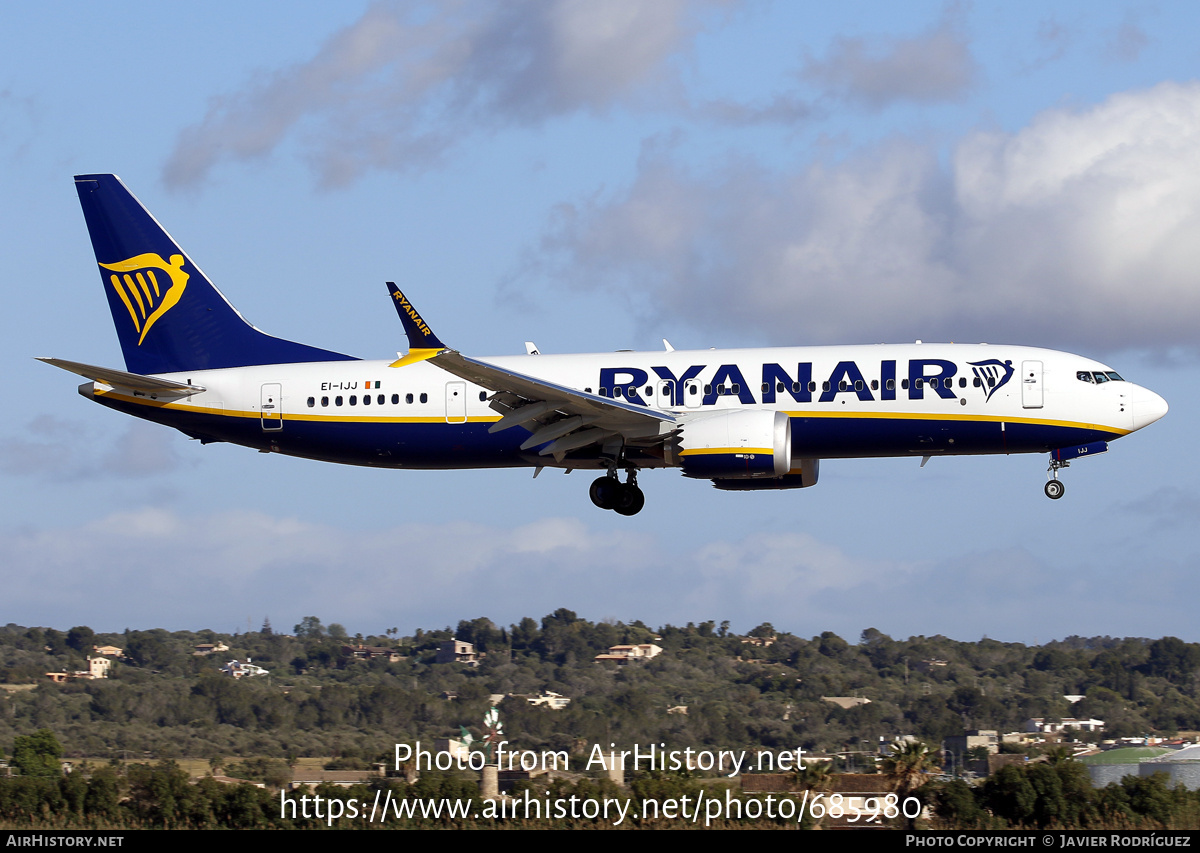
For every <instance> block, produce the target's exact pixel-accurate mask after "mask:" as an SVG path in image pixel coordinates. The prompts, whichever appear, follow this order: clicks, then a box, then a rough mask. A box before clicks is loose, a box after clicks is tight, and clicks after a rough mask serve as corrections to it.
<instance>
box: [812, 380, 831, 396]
mask: <svg viewBox="0 0 1200 853" xmlns="http://www.w3.org/2000/svg"><path fill="white" fill-rule="evenodd" d="M825 384H826V385H828V384H829V383H828V382H826V383H825ZM816 390H817V383H816V382H809V383H808V393H809V394H811V393H813V392H814V391H816Z"/></svg>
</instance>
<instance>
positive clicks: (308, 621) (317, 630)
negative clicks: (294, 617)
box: [292, 616, 325, 640]
mask: <svg viewBox="0 0 1200 853" xmlns="http://www.w3.org/2000/svg"><path fill="white" fill-rule="evenodd" d="M292 633H293V634H295V635H296V636H297V637H300V638H311V639H314V640H315V639H317V638H319V637H324V636H325V626H324V625H322V624H321V620H320V619H318V618H317V617H316V616H305V617H304V618H303V619H301V620H300V624H299V625H297V626H296V627H294V628H292Z"/></svg>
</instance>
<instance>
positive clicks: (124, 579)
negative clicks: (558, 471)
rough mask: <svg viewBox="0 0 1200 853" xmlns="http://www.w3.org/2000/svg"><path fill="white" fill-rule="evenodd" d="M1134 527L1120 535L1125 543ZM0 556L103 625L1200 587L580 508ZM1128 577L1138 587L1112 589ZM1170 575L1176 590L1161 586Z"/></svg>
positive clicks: (21, 620)
mask: <svg viewBox="0 0 1200 853" xmlns="http://www.w3.org/2000/svg"><path fill="white" fill-rule="evenodd" d="M1168 497H1171V496H1168ZM930 534H931V531H925V532H924V534H923V535H930ZM932 535H936V534H932ZM718 536H719V534H718ZM1134 541H1136V540H1134ZM1124 544H1128V543H1124ZM1124 544H1123V543H1122V541H1115V542H1114V543H1113V545H1114V546H1115V547H1116V551H1121V550H1122V548H1123V547H1124ZM0 565H3V566H4V567H5V605H6V612H7V613H8V616H7V617H6V618H7V619H8V620H10V621H14V622H17V623H18V624H46V625H54V626H57V627H61V628H65V627H67V626H70V625H80V624H84V625H91V626H92V627H93V628H96V629H98V630H101V629H102V630H114V629H116V630H119V629H121V628H124V627H127V626H128V627H131V628H148V627H155V626H162V627H167V628H171V629H182V628H186V629H198V628H201V627H213V628H216V629H219V630H234V629H241V628H243V627H244V626H245V625H246V619H247V618H250V620H251V622H252V627H257V625H258V624H259V622H260V620H261V619H262V617H263V615H269V616H270V618H271V620H272V621H273V622H274V623H275V624H276V626H278V627H284V626H287V625H292V624H294V623H296V622H298V621H299V620H300V619H301V618H302V617H303V616H307V615H316V616H318V617H319V618H321V619H322V620H323V621H325V622H340V623H342V624H344V625H346V626H347V627H348V628H349V629H350V630H351V631H362V632H364V633H370V632H376V631H382V630H383V629H384V628H386V627H391V626H393V625H396V626H400V627H401V629H402V630H404V631H406V632H408V631H412V630H414V629H415V628H417V627H421V628H427V629H428V628H437V627H441V626H443V625H447V624H450V625H453V624H455V623H456V622H457V621H458V620H460V619H466V618H473V617H475V616H479V615H485V616H488V617H489V618H491V619H492V620H493V621H495V622H496V623H497V624H511V623H514V622H516V621H518V620H519V619H520V618H521V617H523V616H533V617H535V618H537V617H540V616H542V615H544V614H547V613H551V612H553V611H554V610H556V609H557V608H559V607H567V608H569V609H571V610H575V611H577V612H578V613H579V614H580V615H581V616H583V617H585V618H588V619H592V620H598V619H602V618H605V617H609V616H612V617H615V618H617V619H620V620H623V621H626V622H628V621H632V620H635V619H640V620H643V621H645V622H646V623H648V624H651V625H662V624H665V623H672V624H677V625H682V624H685V623H687V622H699V621H704V620H706V619H714V620H718V621H719V620H725V619H728V620H730V621H731V622H732V623H733V625H734V629H735V630H740V631H745V630H749V629H750V628H752V627H753V626H755V625H758V624H760V623H762V622H771V623H772V624H774V625H775V626H776V627H777V628H779V629H781V630H787V631H791V632H793V633H796V634H799V635H802V636H808V635H812V634H817V633H820V632H821V631H825V630H833V631H835V632H837V633H839V634H841V635H842V636H846V637H855V636H857V634H858V632H859V631H861V630H862V629H863V628H865V627H867V626H868V625H874V626H875V627H877V628H879V629H880V630H883V631H885V632H886V633H889V634H892V635H894V636H906V635H909V634H930V633H942V634H946V635H948V636H953V637H957V638H961V639H974V638H976V637H978V636H980V635H981V634H983V633H987V634H989V635H991V636H999V637H1006V638H1011V639H1019V640H1023V641H1028V640H1030V639H1032V638H1033V637H1034V636H1035V635H1036V636H1038V637H1039V638H1040V639H1041V640H1043V641H1044V640H1047V639H1050V637H1051V636H1065V635H1066V634H1071V633H1079V634H1084V635H1089V634H1097V633H1108V634H1122V633H1125V634H1131V635H1149V636H1155V634H1154V630H1155V629H1156V625H1161V624H1168V623H1172V622H1175V621H1178V620H1179V619H1186V613H1187V612H1188V611H1187V604H1186V602H1189V601H1191V600H1192V599H1193V598H1194V596H1195V594H1196V593H1197V592H1200V589H1197V581H1196V575H1195V573H1194V571H1192V570H1191V567H1190V566H1189V565H1185V564H1183V563H1179V564H1175V563H1168V564H1165V565H1163V566H1160V567H1158V568H1157V569H1156V570H1155V572H1154V576H1153V578H1150V577H1148V578H1147V580H1146V583H1143V584H1140V585H1138V588H1137V589H1132V588H1129V587H1128V585H1127V583H1125V581H1126V579H1127V573H1128V565H1127V561H1126V557H1125V556H1124V555H1123V554H1121V555H1118V556H1116V557H1114V558H1113V559H1112V560H1109V561H1107V562H1103V561H1102V562H1100V563H1095V564H1090V565H1088V566H1087V567H1081V566H1075V565H1070V564H1064V563H1062V562H1061V561H1058V562H1056V563H1055V564H1053V565H1051V564H1050V563H1047V562H1046V561H1045V560H1044V559H1043V558H1041V557H1039V556H1037V555H1035V554H1033V553H1031V552H1030V551H1028V550H1026V549H1024V548H1020V547H1012V548H1006V549H993V550H984V551H977V552H972V553H967V554H963V555H959V556H955V557H952V558H948V559H942V560H936V561H935V560H927V559H919V560H906V559H904V558H903V557H899V556H897V557H895V558H888V559H864V558H863V557H861V556H858V555H856V554H855V553H854V551H853V549H852V548H849V547H843V546H842V545H840V544H836V543H833V542H829V541H825V540H823V539H821V538H819V537H817V536H814V535H812V534H810V533H805V532H761V531H760V532H754V533H749V534H745V535H737V536H726V537H719V538H716V539H715V540H713V539H701V538H696V537H682V536H681V535H680V531H679V530H675V529H672V530H667V531H664V532H662V533H645V532H643V533H622V534H621V535H616V536H614V535H613V533H612V531H611V530H606V529H603V525H600V526H592V525H591V524H589V523H587V522H586V521H583V520H580V519H577V518H543V519H539V520H537V521H534V522H531V523H529V524H526V525H523V526H521V527H518V528H512V529H507V528H503V527H497V526H495V525H488V524H478V523H473V522H462V521H454V522H447V523H444V524H425V523H421V524H415V523H401V524H398V525H395V526H391V527H380V528H376V529H371V530H351V529H345V528H338V527H334V526H331V525H325V524H315V523H311V522H305V521H301V520H297V519H292V518H280V517H274V516H270V515H267V514H264V513H261V512H217V513H211V514H203V515H194V516H188V515H183V514H180V513H179V512H177V511H175V510H170V509H161V508H155V507H145V508H142V509H138V510H133V511H128V512H118V513H112V514H110V515H108V516H105V517H102V518H99V519H96V520H94V521H92V522H89V523H85V524H82V525H79V526H62V527H57V528H43V529H30V528H23V529H17V530H8V531H6V533H5V535H4V536H3V537H0ZM1164 584H1165V585H1166V586H1164ZM1115 587H1121V588H1123V589H1124V591H1123V592H1122V595H1121V596H1118V597H1117V598H1114V597H1113V593H1112V590H1113V589H1114V588H1115ZM1167 587H1169V588H1171V589H1172V590H1173V600H1174V601H1178V602H1181V603H1180V604H1179V605H1178V607H1172V606H1166V605H1163V603H1162V599H1161V596H1162V589H1163V588H1167ZM1048 590H1053V591H1054V592H1053V594H1050V593H1048V592H1047V591H1048ZM1033 591H1037V593H1038V594H1036V595H1035V594H1033ZM1066 601H1069V603H1070V606H1069V607H1064V602H1066ZM1164 607H1165V609H1164ZM1176 633H1177V632H1176Z"/></svg>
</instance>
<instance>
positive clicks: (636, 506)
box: [613, 483, 646, 515]
mask: <svg viewBox="0 0 1200 853" xmlns="http://www.w3.org/2000/svg"><path fill="white" fill-rule="evenodd" d="M645 505H646V495H645V494H643V493H642V490H641V489H639V488H638V487H637V486H635V485H630V484H628V483H627V484H625V485H624V486H622V487H621V491H620V492H618V493H617V504H616V506H614V507H613V509H614V510H615V511H616V513H617V515H637V514H638V513H639V512H641V511H642V507H644V506H645Z"/></svg>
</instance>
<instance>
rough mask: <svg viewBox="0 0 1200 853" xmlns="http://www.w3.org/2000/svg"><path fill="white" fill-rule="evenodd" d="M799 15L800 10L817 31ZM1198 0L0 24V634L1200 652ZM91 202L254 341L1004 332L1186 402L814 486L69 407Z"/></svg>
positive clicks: (237, 13) (384, 351)
mask: <svg viewBox="0 0 1200 853" xmlns="http://www.w3.org/2000/svg"><path fill="white" fill-rule="evenodd" d="M826 5H827V4H826ZM1198 19H1200V8H1198V7H1196V6H1194V5H1193V4H1186V3H1162V2H1159V3H1069V2H1064V3H1057V4H1054V6H1053V7H1051V8H1047V7H1046V6H1045V4H1034V3H1007V4H981V3H976V4H968V3H958V4H955V3H950V4H947V3H921V2H914V3H908V4H903V5H902V6H901V4H889V3H851V4H842V5H840V6H839V7H838V8H836V9H833V8H826V6H822V5H818V4H794V3H767V2H746V3H737V2H727V3H700V2H696V3H685V2H656V3H653V4H639V3H619V2H608V3H605V2H586V3H584V2H552V1H551V0H538V2H529V3H518V2H513V3H505V4H490V3H471V2H461V3H450V2H446V3H426V4H419V3H403V4H395V5H393V4H387V3H380V4H362V3H343V4H336V6H333V7H331V6H330V5H329V4H316V3H313V4H289V5H288V6H287V7H286V11H285V9H284V7H282V6H278V5H272V4H259V5H251V6H250V7H248V8H247V7H244V6H242V5H238V6H235V5H234V4H231V3H220V2H217V3H210V4H204V5H197V6H195V7H193V8H191V9H190V10H189V9H187V8H177V7H175V6H171V5H167V6H164V5H162V4H151V3H128V4H121V5H120V6H119V7H117V8H111V7H97V6H89V5H85V4H77V5H42V6H37V5H35V6H31V7H28V8H24V7H23V8H21V9H20V10H18V11H15V12H13V13H12V14H10V15H9V26H6V27H5V28H4V30H3V31H2V32H0V56H3V57H4V60H3V62H2V63H0V158H2V159H3V161H4V162H5V165H6V167H7V168H5V169H3V170H2V171H0V189H2V191H3V199H4V203H3V204H0V241H2V242H0V245H3V247H4V258H5V262H6V270H7V272H8V281H9V285H8V287H7V288H6V290H5V293H6V295H7V298H8V299H9V302H10V304H9V309H8V310H7V311H5V312H3V315H2V317H0V323H2V324H3V326H2V329H3V335H2V336H0V352H2V353H3V359H4V364H5V366H6V368H7V378H8V390H9V397H8V400H9V402H8V405H6V406H5V407H4V408H3V414H2V415H0V481H2V482H3V484H4V489H3V493H2V495H3V497H2V498H0V500H3V509H4V512H3V516H2V518H3V520H2V521H0V525H2V528H3V535H2V536H0V565H3V566H4V576H5V593H4V595H3V596H2V597H0V621H3V622H8V621H11V622H16V623H19V624H27V625H28V624H44V625H53V626H57V627H60V628H66V627H70V626H72V625H76V624H88V625H91V626H92V627H94V628H96V629H98V630H120V629H123V628H125V627H134V628H147V627H154V626H162V627H167V628H171V629H179V628H190V629H197V628H203V627H211V628H215V629H218V630H245V628H246V626H247V625H250V627H252V628H257V627H258V626H259V625H260V624H261V622H262V620H263V618H264V616H269V617H270V619H271V621H272V623H273V624H274V625H275V626H276V627H277V628H280V627H284V628H286V627H290V626H291V625H293V624H295V623H296V622H298V621H299V620H300V619H301V618H302V617H303V616H307V615H316V616H318V617H320V618H321V619H322V620H324V621H325V622H334V621H336V622H340V623H342V624H344V625H346V626H347V627H348V628H349V629H350V630H351V631H352V632H353V631H362V632H363V633H372V632H381V631H383V630H384V629H385V628H389V627H393V626H395V627H399V628H400V629H401V630H402V631H403V632H405V633H407V632H410V631H412V630H413V629H415V628H417V627H424V628H435V627H441V626H443V625H446V624H452V623H454V622H456V621H457V620H458V619H460V618H474V617H476V616H480V615H484V616H489V617H490V618H492V619H493V620H495V621H496V622H498V623H501V624H507V623H510V622H513V621H516V620H518V619H519V618H520V617H522V616H525V615H531V616H534V617H539V616H541V615H543V614H545V613H548V612H550V611H552V610H554V609H556V608H558V607H569V608H571V609H573V610H575V611H577V612H578V613H580V614H581V615H582V616H585V617H587V618H590V619H594V620H599V619H604V618H614V619H620V620H625V621H629V620H633V619H641V620H643V621H645V622H647V623H649V624H654V625H657V624H662V623H665V622H672V623H676V624H682V623H685V622H688V621H695V622H699V621H703V620H707V619H714V620H717V621H720V620H723V619H728V620H730V621H731V622H732V625H733V628H734V629H735V630H739V631H745V630H748V629H750V628H752V627H754V626H755V625H757V624H759V623H761V622H764V621H769V622H771V623H773V624H774V625H775V626H776V627H778V628H781V629H786V630H789V631H792V632H794V633H797V634H800V635H812V634H817V633H820V632H821V631H825V630H833V631H836V632H838V633H839V634H841V635H843V636H845V637H847V638H849V639H852V640H853V639H856V638H857V636H858V634H859V632H860V631H861V630H862V629H864V628H867V627H876V628H878V629H879V630H881V631H884V632H886V633H888V634H891V635H893V636H909V635H911V634H927V635H929V634H937V633H941V634H946V635H948V636H951V637H955V638H959V639H965V640H971V639H977V638H979V637H981V636H983V635H987V636H990V637H995V638H999V639H1004V640H1014V641H1022V642H1045V641H1047V640H1050V639H1054V638H1062V637H1065V636H1068V635H1071V634H1081V635H1086V636H1092V635H1102V634H1108V635H1114V636H1129V635H1138V636H1151V637H1158V636H1163V635H1168V634H1171V635H1175V636H1179V637H1182V638H1184V639H1187V640H1190V641H1200V629H1198V628H1197V624H1198V623H1197V621H1196V620H1195V618H1194V614H1195V610H1196V608H1195V601H1196V600H1198V598H1200V582H1198V581H1197V580H1196V571H1195V569H1196V567H1197V566H1198V565H1200V561H1198V559H1197V550H1198V548H1197V545H1196V541H1195V537H1194V536H1193V535H1192V524H1193V523H1194V520H1195V519H1196V517H1197V511H1198V510H1200V492H1198V491H1197V488H1196V486H1195V483H1196V481H1197V476H1196V475H1197V467H1198V466H1197V463H1196V462H1195V461H1194V455H1193V454H1191V453H1190V451H1191V448H1192V446H1193V444H1194V441H1193V437H1194V434H1195V426H1194V425H1195V424H1196V423H1197V412H1196V411H1195V409H1196V406H1195V403H1194V402H1193V401H1194V400H1195V398H1196V396H1197V394H1196V392H1197V390H1198V384H1200V383H1198V382H1197V379H1196V355H1197V333H1196V329H1197V328H1200V287H1197V283H1196V276H1197V270H1200V82H1198V80H1197V68H1198V67H1200V48H1198V47H1197V46H1196V44H1195V40H1194V33H1195V32H1197V24H1200V20H1198ZM84 172H115V173H117V174H119V175H120V176H121V177H122V178H123V179H124V180H125V182H126V183H127V184H128V185H129V187H130V188H131V189H132V190H133V191H134V192H135V193H136V194H137V195H138V196H139V197H140V198H141V199H142V201H143V202H144V203H146V204H147V205H148V206H149V207H150V209H151V210H152V211H153V212H154V214H155V215H156V216H157V217H158V218H159V220H160V221H161V222H162V223H163V224H164V225H165V226H166V227H167V228H168V229H169V230H170V231H171V232H172V234H173V235H174V236H175V237H176V238H177V239H178V240H179V241H180V242H181V243H182V244H183V245H184V247H185V248H186V249H187V250H188V252H189V253H190V254H191V255H192V257H193V258H194V259H195V260H196V262H197V263H198V264H200V265H201V266H202V267H203V268H204V270H205V272H206V273H207V274H208V275H209V276H210V277H211V278H212V279H213V280H214V281H215V282H216V283H217V284H218V286H219V287H221V288H222V290H223V292H224V293H225V294H226V296H227V297H228V298H229V299H230V300H231V301H232V302H233V303H234V304H235V305H237V306H238V308H239V309H240V310H241V311H242V313H243V314H244V315H245V316H246V317H247V318H249V319H250V320H251V321H252V322H254V323H255V324H256V325H258V326H259V327H261V328H264V329H266V330H267V331H270V332H272V333H273V334H277V335H280V336H283V337H287V338H291V339H293V340H299V341H303V342H305V343H310V344H313V345H317V346H322V347H326V348H330V349H335V350H341V351H345V352H350V353H352V354H355V355H359V356H363V357H368V358H383V357H388V356H389V355H391V353H393V352H395V351H396V350H397V349H403V348H404V343H403V338H402V334H401V329H400V326H399V324H398V323H397V322H396V319H395V315H394V312H393V311H392V309H391V308H390V307H389V306H388V305H387V304H386V295H385V290H384V287H383V282H384V281H386V280H395V281H398V282H401V283H402V286H404V287H405V290H406V293H408V294H409V295H410V296H411V297H412V299H413V300H414V302H415V303H416V304H417V305H418V306H420V308H421V311H422V313H423V314H424V315H425V317H426V319H428V320H429V321H430V323H431V324H432V325H433V326H434V328H435V329H436V330H437V331H438V334H439V335H440V336H441V337H442V338H443V339H444V340H446V341H448V342H449V343H451V344H452V345H454V346H456V347H457V348H460V349H462V350H464V351H465V352H468V353H471V354H476V355H499V354H506V353H517V352H522V351H523V341H525V340H533V341H536V342H537V343H538V345H539V346H540V347H541V348H542V350H543V352H573V351H607V350H615V349H623V348H647V349H655V348H658V347H660V346H661V343H660V340H661V338H663V337H667V338H669V339H670V340H671V342H672V343H673V344H674V345H675V346H677V347H681V348H682V347H688V348H693V347H694V348H701V347H708V346H718V347H720V346H745V345H784V344H807V343H811V344H825V343H860V342H873V341H909V340H913V339H916V338H922V339H924V340H956V341H974V340H988V341H992V342H1007V343H1017V344H1031V345H1039V346H1047V347H1052V348H1058V349H1066V350H1070V351H1074V352H1079V353H1082V354H1085V355H1088V356H1091V357H1095V358H1099V359H1101V360H1104V361H1106V362H1107V363H1109V364H1111V365H1112V366H1113V367H1114V368H1115V369H1117V370H1119V371H1121V372H1122V373H1123V374H1124V375H1125V376H1126V377H1127V378H1129V379H1131V380H1133V381H1136V382H1139V383H1140V384H1143V385H1146V386H1148V387H1150V388H1153V389H1155V390H1156V391H1158V392H1159V393H1161V394H1162V395H1163V396H1164V397H1166V398H1167V400H1168V401H1169V402H1170V404H1171V412H1170V414H1169V415H1168V416H1167V417H1166V418H1165V419H1164V420H1163V421H1161V422H1160V423H1158V424H1155V425H1154V426H1153V427H1151V428H1150V429H1147V430H1146V431H1144V432H1142V433H1139V434H1136V435H1133V436H1131V437H1129V438H1127V439H1124V440H1122V441H1120V442H1117V443H1116V444H1115V445H1114V446H1113V449H1112V452H1110V453H1109V454H1107V455H1105V456H1101V457H1098V458H1093V459H1087V460H1085V461H1081V462H1079V463H1078V464H1076V465H1074V466H1073V467H1072V468H1071V469H1070V470H1069V471H1067V472H1066V475H1065V478H1066V482H1067V486H1068V489H1067V495H1066V497H1065V498H1064V499H1063V500H1061V501H1057V502H1054V503H1051V502H1049V501H1047V500H1046V499H1045V497H1044V496H1043V495H1042V491H1041V485H1042V482H1043V479H1044V469H1045V460H1044V459H1043V458H1042V457H1032V456H1031V457H1010V458H996V459H993V458H976V459H970V458H963V459H937V460H933V461H932V462H930V463H929V465H927V466H926V467H925V468H924V469H918V467H917V461H916V460H909V459H902V460H851V461H829V462H826V464H825V465H823V466H822V480H821V482H820V484H819V485H818V486H817V487H816V488H814V489H808V490H803V491H795V492H781V493H777V494H738V493H720V492H717V491H715V490H713V489H711V488H709V487H708V486H707V484H705V483H703V482H699V483H697V482H691V481H685V480H683V479H682V478H681V477H679V476H678V475H677V474H676V473H674V472H651V473H649V474H647V475H646V476H644V477H643V478H642V485H643V487H644V489H645V491H646V493H647V498H648V505H647V508H646V510H644V511H643V512H642V513H641V514H640V515H638V516H637V517H635V518H632V519H626V518H621V517H619V516H616V515H614V514H613V513H604V512H600V511H598V510H596V509H595V508H594V507H592V506H591V504H590V502H589V501H588V499H587V494H586V486H587V482H588V479H589V478H588V477H587V476H586V475H585V474H584V472H577V473H575V474H572V475H569V476H564V475H562V474H560V473H554V472H550V471H547V472H545V473H543V474H542V476H541V477H539V478H538V479H537V480H533V479H532V478H531V476H530V472H528V471H521V470H512V471H481V472H473V471H464V472H444V473H432V472H398V471H375V470H358V469H353V468H344V467H336V466H330V465H323V464H320V463H315V462H307V461H303V460H295V459H287V458H284V457H279V456H274V455H272V456H261V455H258V454H255V453H253V452H252V451H248V450H245V449H241V448H236V447H229V446H220V445H210V446H207V447H200V446H199V445H198V444H197V443H196V442H190V441H188V440H187V439H186V438H185V437H184V436H182V435H180V434H177V433H174V432H172V431H170V430H166V429H163V428H159V427H155V426H153V425H149V424H143V423H140V422H135V421H132V420H130V419H127V418H123V417H122V416H120V415H118V414H116V413H114V412H111V411H108V410H106V409H103V408H101V407H99V406H95V405H92V404H89V403H87V402H86V401H84V400H82V399H81V398H79V397H78V396H77V395H76V394H75V393H74V389H75V385H76V383H75V381H74V380H73V378H72V377H70V376H68V375H66V374H62V373H58V372H56V371H54V370H53V369H51V368H49V367H46V366H45V365H42V364H39V363H37V362H35V361H34V360H33V357H34V356H38V355H52V356H57V357H60V358H67V359H72V360H78V361H85V362H90V363H95V364H105V365H111V366H116V367H120V366H122V364H121V358H120V353H119V348H118V346H117V341H116V335H115V334H114V332H113V329H112V324H111V321H110V318H109V315H108V311H107V310H106V305H105V302H104V299H103V296H102V293H101V288H100V286H99V283H98V279H97V276H96V273H95V265H94V260H93V257H92V254H91V248H90V245H89V243H88V240H87V234H86V230H85V228H84V225H83V220H82V216H81V215H80V213H79V210H78V204H77V202H76V199H75V193H74V189H73V186H72V182H71V180H70V178H71V176H72V175H73V174H76V173H84Z"/></svg>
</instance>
